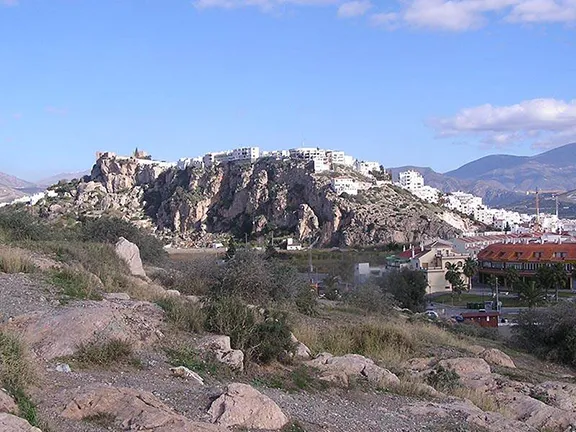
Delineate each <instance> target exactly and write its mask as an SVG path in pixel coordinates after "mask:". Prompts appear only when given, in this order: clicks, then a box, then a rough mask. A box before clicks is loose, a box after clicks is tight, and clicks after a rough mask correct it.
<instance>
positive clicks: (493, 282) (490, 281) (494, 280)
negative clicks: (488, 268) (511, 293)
mask: <svg viewBox="0 0 576 432" xmlns="http://www.w3.org/2000/svg"><path fill="white" fill-rule="evenodd" d="M488 285H490V289H491V290H492V295H494V294H495V293H496V287H497V286H498V276H495V275H490V277H489V278H488Z"/></svg>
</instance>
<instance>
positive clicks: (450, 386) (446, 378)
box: [426, 365, 460, 391]
mask: <svg viewBox="0 0 576 432" xmlns="http://www.w3.org/2000/svg"><path fill="white" fill-rule="evenodd" d="M426 381H427V382H428V384H430V385H431V386H432V387H434V388H435V389H436V390H439V391H451V390H454V389H455V388H456V387H458V386H459V385H460V376H459V375H458V374H457V373H456V371H454V370H452V369H447V368H444V367H443V366H440V365H438V366H436V368H435V369H434V370H433V371H431V372H430V373H429V374H428V375H427V376H426Z"/></svg>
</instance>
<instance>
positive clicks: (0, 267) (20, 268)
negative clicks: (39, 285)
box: [0, 248, 36, 273]
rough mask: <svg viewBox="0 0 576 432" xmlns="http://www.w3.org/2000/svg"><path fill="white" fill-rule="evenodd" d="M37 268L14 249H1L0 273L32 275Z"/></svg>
mask: <svg viewBox="0 0 576 432" xmlns="http://www.w3.org/2000/svg"><path fill="white" fill-rule="evenodd" d="M35 270H36V266H35V265H34V263H33V262H32V260H31V259H30V258H28V257H27V256H26V255H24V254H23V253H22V252H21V251H19V250H17V249H13V248H5V249H4V248H3V249H0V272H2V273H32V272H34V271H35Z"/></svg>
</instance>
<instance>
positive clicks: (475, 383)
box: [438, 357, 496, 390]
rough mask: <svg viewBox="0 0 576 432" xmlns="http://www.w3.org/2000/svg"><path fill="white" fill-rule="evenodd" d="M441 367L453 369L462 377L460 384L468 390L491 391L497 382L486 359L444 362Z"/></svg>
mask: <svg viewBox="0 0 576 432" xmlns="http://www.w3.org/2000/svg"><path fill="white" fill-rule="evenodd" d="M438 365H439V366H442V367H443V368H445V369H452V370H453V371H455V372H456V373H457V374H458V376H459V377H460V382H461V383H462V384H463V385H464V386H465V387H468V388H471V389H477V390H491V389H493V388H494V387H495V386H496V382H495V380H494V377H493V376H492V373H491V371H490V365H489V364H488V363H486V361H485V360H484V359H479V358H475V357H460V358H452V359H447V360H442V361H440V362H438Z"/></svg>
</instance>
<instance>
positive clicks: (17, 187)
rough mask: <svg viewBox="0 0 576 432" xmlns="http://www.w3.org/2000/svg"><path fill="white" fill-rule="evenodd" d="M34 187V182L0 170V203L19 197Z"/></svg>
mask: <svg viewBox="0 0 576 432" xmlns="http://www.w3.org/2000/svg"><path fill="white" fill-rule="evenodd" d="M35 188H36V185H35V184H34V183H30V182H28V181H26V180H22V179H20V178H18V177H15V176H12V175H10V174H5V173H2V172H0V203H5V202H10V201H12V200H14V199H16V198H20V197H22V196H24V195H26V193H27V192H28V191H30V190H34V189H35Z"/></svg>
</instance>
